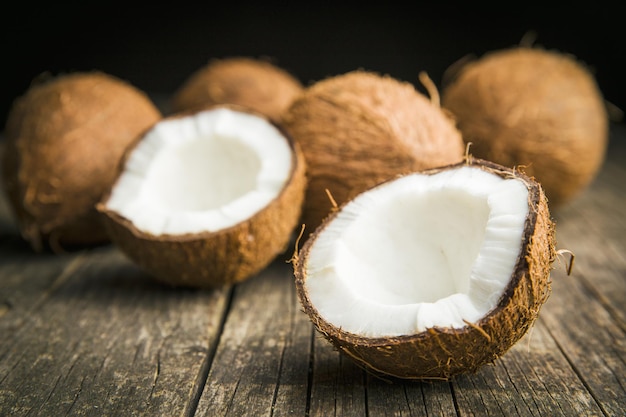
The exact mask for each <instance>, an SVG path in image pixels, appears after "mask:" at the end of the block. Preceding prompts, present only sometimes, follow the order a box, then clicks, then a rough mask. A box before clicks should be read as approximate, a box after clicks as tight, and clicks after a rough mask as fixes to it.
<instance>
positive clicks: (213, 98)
mask: <svg viewBox="0 0 626 417" xmlns="http://www.w3.org/2000/svg"><path fill="white" fill-rule="evenodd" d="M302 89H303V86H302V84H301V82H300V80H298V79H297V78H296V77H295V76H294V75H292V74H291V73H290V72H288V71H287V70H285V69H283V68H281V67H279V66H278V65H276V64H275V63H273V62H271V61H270V60H268V59H263V58H252V57H244V56H235V57H227V58H221V59H213V60H211V61H209V62H208V63H207V64H206V65H205V66H203V67H201V68H199V69H197V70H196V71H195V72H193V73H192V74H191V75H190V76H189V77H188V78H187V79H186V80H185V81H184V83H183V84H182V85H181V86H180V87H179V88H178V89H177V90H176V91H175V93H174V95H173V97H172V100H171V109H172V111H173V112H180V111H186V110H197V109H199V108H202V107H206V106H213V105H220V104H235V105H239V106H244V107H247V108H249V109H251V110H253V111H255V112H259V113H261V114H264V115H265V116H267V117H269V118H270V119H272V120H275V121H277V120H280V117H281V115H282V113H283V112H284V111H285V109H286V108H287V107H288V106H289V105H290V104H291V102H292V101H293V99H294V98H295V97H296V96H297V95H299V94H300V93H301V91H302Z"/></svg>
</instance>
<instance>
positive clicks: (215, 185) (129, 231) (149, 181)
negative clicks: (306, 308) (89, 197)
mask: <svg viewBox="0 0 626 417" xmlns="http://www.w3.org/2000/svg"><path fill="white" fill-rule="evenodd" d="M304 188H305V177H304V164H303V160H302V157H301V154H300V150H299V148H298V146H297V145H294V143H292V141H291V139H290V138H289V137H288V136H287V135H286V134H285V133H284V132H283V131H282V130H280V129H279V128H278V127H277V126H276V125H274V124H273V123H271V122H270V121H269V120H268V119H266V118H265V117H263V116H261V115H259V114H256V113H250V112H248V111H243V110H241V109H238V108H234V107H225V106H220V107H215V108H212V109H206V110H203V111H200V112H195V113H188V114H184V115H178V116H172V117H168V118H165V119H163V120H162V121H160V122H159V123H157V124H156V125H155V126H154V127H153V128H152V129H151V130H149V131H148V132H147V133H146V134H145V135H144V136H142V137H141V139H140V140H139V141H138V142H137V143H136V144H135V145H134V146H133V147H132V148H131V149H130V150H129V152H128V153H127V155H126V157H125V160H124V161H123V165H122V169H121V172H120V173H119V176H118V177H117V180H116V182H115V185H114V186H113V188H112V190H111V192H110V193H109V194H108V195H107V196H106V197H105V198H104V199H103V201H102V202H101V203H100V204H99V205H98V209H99V211H100V212H101V213H103V214H104V219H105V224H106V225H107V227H108V230H109V232H110V235H111V238H112V240H113V241H114V242H115V243H116V244H117V245H118V246H119V247H120V248H121V250H122V251H123V252H125V253H126V254H127V255H128V257H129V258H131V259H132V260H134V261H135V262H136V263H137V264H139V265H140V266H142V267H143V268H144V269H146V270H147V271H148V272H150V273H151V274H152V275H153V276H154V277H155V278H157V279H159V280H161V281H164V282H168V283H171V284H174V285H180V286H192V287H216V286H220V285H225V284H231V283H236V282H240V281H243V280H245V279H247V278H249V277H250V276H252V275H254V274H255V273H257V272H258V271H260V270H261V269H263V268H264V267H265V266H267V265H268V264H269V263H270V262H271V261H272V260H273V259H274V258H275V257H276V256H277V255H278V254H280V253H281V252H282V251H284V249H285V248H286V246H287V244H288V243H289V241H290V238H291V234H292V230H293V228H294V227H295V226H296V223H297V221H298V217H299V215H300V211H301V205H302V201H303V199H304Z"/></svg>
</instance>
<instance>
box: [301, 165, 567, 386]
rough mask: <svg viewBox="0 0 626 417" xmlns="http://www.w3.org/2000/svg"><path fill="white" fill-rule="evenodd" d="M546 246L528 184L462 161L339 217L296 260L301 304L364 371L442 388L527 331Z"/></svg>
mask: <svg viewBox="0 0 626 417" xmlns="http://www.w3.org/2000/svg"><path fill="white" fill-rule="evenodd" d="M554 239H555V237H554V223H553V222H552V220H551V218H550V213H549V210H548V206H547V202H546V198H545V195H544V192H543V190H542V188H541V186H540V185H539V184H538V183H537V182H536V181H534V180H533V179H531V178H530V177H527V176H526V175H524V174H522V173H520V172H519V171H515V170H512V169H509V168H506V167H503V166H499V165H497V164H494V163H491V162H488V161H483V160H475V159H472V158H469V159H468V160H467V161H466V162H461V163H459V164H455V165H452V166H446V167H443V168H437V169H433V170H427V171H424V172H421V173H410V174H406V175H403V176H400V177H397V178H394V179H392V180H389V181H387V182H385V183H383V184H380V185H378V186H376V187H374V188H371V189H369V190H366V191H364V192H363V193H361V194H359V195H358V196H357V197H355V198H354V199H352V200H350V201H349V202H347V203H345V204H344V205H342V206H340V207H338V210H337V211H335V212H334V213H333V214H331V215H330V216H329V217H328V218H326V219H325V221H324V222H323V224H322V225H321V226H320V227H319V228H318V229H317V230H316V231H315V232H314V233H313V234H311V235H310V236H309V238H308V239H307V240H306V241H305V243H304V245H303V246H302V248H301V249H300V251H299V253H298V254H296V256H294V260H293V263H294V272H295V277H296V281H295V283H296V287H297V294H298V296H299V299H300V301H301V303H302V306H303V307H304V311H305V312H306V314H308V316H309V317H310V318H311V321H312V322H313V323H314V324H315V326H316V327H317V330H318V331H319V332H321V334H323V335H324V336H325V337H326V338H327V339H328V340H329V341H330V342H331V343H332V344H333V345H334V346H335V347H337V348H338V350H339V351H341V352H343V353H344V354H346V355H348V356H349V357H350V358H352V359H353V360H355V361H356V362H357V363H358V364H360V365H362V366H363V367H364V368H365V369H367V370H369V371H371V372H372V373H374V374H376V375H380V376H391V377H397V378H405V379H449V378H451V377H453V376H455V375H458V374H463V373H473V372H475V371H477V370H478V369H479V368H480V367H481V366H483V365H485V364H488V363H491V362H494V361H495V360H496V359H497V358H499V357H501V356H502V355H503V354H504V353H505V352H506V351H507V350H508V349H509V348H510V347H511V346H513V345H514V344H515V342H516V341H518V340H519V339H520V338H521V337H522V336H523V335H524V334H525V333H526V332H527V331H528V329H529V328H530V327H531V326H532V325H533V323H534V322H535V320H536V319H537V317H538V314H539V311H540V308H541V306H542V305H543V304H544V302H545V301H546V299H547V298H548V296H549V294H550V278H549V277H550V272H551V264H552V263H553V261H554V259H555V256H556V252H555V249H554V245H555V240H554Z"/></svg>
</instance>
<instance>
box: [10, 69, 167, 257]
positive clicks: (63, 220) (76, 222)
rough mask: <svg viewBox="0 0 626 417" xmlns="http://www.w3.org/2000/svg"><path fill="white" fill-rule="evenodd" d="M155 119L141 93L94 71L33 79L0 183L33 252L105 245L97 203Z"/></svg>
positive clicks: (17, 110)
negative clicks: (130, 149)
mask: <svg viewBox="0 0 626 417" xmlns="http://www.w3.org/2000/svg"><path fill="white" fill-rule="evenodd" d="M161 117H162V116H161V113H160V111H159V110H158V108H157V107H156V106H155V105H154V104H153V102H152V101H151V100H150V98H149V97H148V96H147V95H146V94H144V92H142V91H141V90H139V89H138V88H136V87H134V86H133V85H131V84H130V83H128V82H126V81H124V80H121V79H119V78H116V77H114V76H112V75H109V74H106V73H103V72H99V71H94V72H74V73H65V74H61V75H57V76H50V77H47V78H42V79H38V80H36V81H34V82H33V83H32V84H31V86H30V87H29V88H28V90H27V91H26V92H25V93H24V94H23V95H22V96H20V97H18V98H17V99H16V100H15V101H14V102H13V105H12V107H11V109H10V112H9V114H8V117H7V121H6V129H5V139H6V143H5V149H4V153H3V156H2V157H3V163H2V166H3V180H4V182H3V184H4V187H5V191H6V193H7V196H8V200H9V202H10V205H11V206H12V209H13V211H14V213H15V215H16V219H17V222H18V224H19V228H20V230H21V233H22V235H23V237H24V239H25V240H27V241H28V242H29V243H30V245H31V246H32V248H33V249H34V250H35V251H41V250H42V249H43V248H44V247H46V245H47V246H49V247H50V248H52V249H53V250H55V251H60V250H61V249H62V248H65V247H70V246H73V247H75V246H85V245H95V244H101V243H106V242H108V241H109V238H108V235H107V234H106V231H105V230H104V228H103V227H102V224H101V223H100V218H99V215H98V214H97V212H96V210H95V204H96V203H97V202H98V201H99V200H100V198H101V197H102V194H103V193H104V192H105V191H106V190H107V189H108V188H109V187H110V186H111V184H112V183H113V180H114V175H115V167H116V166H117V163H118V161H119V159H120V158H121V157H122V154H123V153H124V151H125V149H126V147H127V146H128V144H129V143H131V142H132V141H133V140H134V139H135V137H137V136H138V135H140V134H141V133H142V132H143V131H144V130H146V129H148V128H149V127H150V126H152V125H153V124H154V123H156V122H157V121H158V120H159V119H161Z"/></svg>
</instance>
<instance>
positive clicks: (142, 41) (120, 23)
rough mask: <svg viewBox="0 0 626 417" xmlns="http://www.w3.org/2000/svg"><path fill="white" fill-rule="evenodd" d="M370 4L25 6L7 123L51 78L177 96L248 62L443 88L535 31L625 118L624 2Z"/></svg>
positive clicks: (12, 42)
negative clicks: (463, 63) (17, 101)
mask: <svg viewBox="0 0 626 417" xmlns="http://www.w3.org/2000/svg"><path fill="white" fill-rule="evenodd" d="M361 3H362V4H358V3H354V4H348V3H341V5H340V6H333V7H330V6H321V5H318V4H317V3H311V2H308V3H304V2H301V3H299V4H300V5H298V6H294V5H291V6H287V4H289V3H287V2H285V3H284V4H283V5H276V4H268V3H265V4H263V3H261V2H257V3H252V2H251V3H245V2H244V3H241V2H240V3H237V2H228V1H222V2H215V1H212V2H206V1H205V2H203V3H199V2H198V3H191V4H185V3H184V2H176V1H174V2H167V3H163V4H162V5H159V4H156V3H152V4H150V3H146V4H145V5H144V6H141V7H139V6H134V5H132V3H115V2H113V3H111V2H96V3H89V2H82V3H81V5H80V6H73V7H70V6H68V5H60V4H54V5H46V4H44V5H40V6H36V5H33V4H31V2H28V4H26V2H25V3H24V4H16V5H15V6H14V7H15V9H14V11H12V12H10V13H8V12H3V14H2V17H1V19H2V24H1V25H0V31H2V32H0V33H2V42H3V51H2V55H0V56H3V57H4V58H3V59H2V66H3V74H4V75H3V76H2V77H1V79H2V85H1V88H2V90H1V100H2V101H1V103H0V117H2V119H3V123H4V121H5V120H6V114H7V112H8V110H9V108H10V105H11V102H12V101H13V99H14V98H15V97H16V96H18V95H20V94H22V93H23V92H24V91H25V90H26V88H27V87H28V84H29V82H30V81H31V80H32V79H33V78H34V77H35V76H37V75H38V74H40V73H42V72H46V71H48V72H51V73H59V72H66V71H73V70H90V69H100V70H103V71H105V72H108V73H111V74H113V75H116V76H118V77H120V78H123V79H126V80H128V81H130V82H131V83H133V84H134V85H136V86H137V87H139V88H141V89H143V90H144V91H147V92H148V93H151V94H159V95H168V94H171V93H172V92H173V91H174V90H175V89H176V88H177V87H178V86H179V85H180V84H181V83H182V82H183V81H184V79H185V78H186V77H187V76H188V75H189V74H190V73H191V72H192V71H194V70H195V69H197V68H198V67H200V66H202V65H204V64H205V63H206V62H208V60H209V59H211V58H214V57H225V56H232V55H248V56H267V57H269V58H271V59H273V60H274V61H275V62H276V63H277V64H278V65H280V66H282V67H283V68H285V69H287V70H289V71H290V72H292V73H293V74H294V75H296V76H297V77H298V78H300V79H301V80H302V82H303V83H305V84H307V83H310V82H312V81H315V80H318V79H320V78H323V77H325V76H328V75H334V74H338V73H343V72H346V71H349V70H352V69H356V68H363V69H368V70H373V71H377V72H381V73H387V74H390V75H392V76H395V77H397V78H399V79H403V80H407V81H411V82H414V83H418V81H417V74H418V73H419V71H422V70H424V71H426V72H427V73H428V74H429V75H430V77H431V78H432V79H433V81H435V82H436V83H437V84H440V81H441V77H442V74H443V72H444V70H445V69H446V68H447V67H448V66H449V65H451V64H452V63H454V62H455V61H456V60H457V59H459V58H461V57H463V56H465V55H468V54H474V55H481V54H482V53H484V52H486V51H489V50H493V49H498V48H503V47H508V46H512V45H514V44H517V43H519V41H520V40H521V39H522V37H523V36H524V35H525V34H527V33H534V34H535V39H536V40H535V43H536V44H540V45H542V46H545V47H547V48H550V49H558V50H562V51H564V52H568V53H571V54H573V55H575V56H577V57H578V58H579V59H580V60H582V61H584V62H585V63H587V65H589V66H590V67H591V68H592V69H593V71H594V73H595V75H596V78H597V81H598V84H599V85H600V88H601V90H602V92H603V94H604V95H605V98H606V99H607V100H608V101H610V102H611V103H613V104H614V105H616V106H617V107H618V108H621V109H626V87H625V85H626V83H625V81H624V79H625V78H626V65H625V64H624V63H623V60H624V57H626V47H625V44H626V29H625V26H626V25H625V24H624V23H623V22H622V21H624V22H625V23H626V20H624V19H626V15H625V14H623V12H621V10H618V8H617V6H613V5H612V4H613V3H609V5H604V4H603V3H602V2H589V3H587V4H584V6H585V7H578V6H577V7H578V8H576V7H574V6H567V7H565V6H561V7H560V8H559V7H550V6H545V5H544V6H542V7H533V6H532V5H530V4H527V3H521V2H514V3H508V4H505V5H502V6H494V7H490V8H487V7H483V8H479V7H477V6H476V5H475V4H471V3H474V2H465V3H461V4H464V5H463V6H459V5H456V4H453V3H445V2H444V3H441V2H440V3H438V5H433V4H429V3H424V4H422V3H420V2H409V1H407V2H403V3H401V4H402V5H401V6H400V5H398V4H395V3H381V4H375V3H374V4H365V2H361ZM292 4H298V3H295V2H292ZM573 4H574V3H573ZM615 4H618V3H617V2H616V3H615ZM620 8H623V7H620Z"/></svg>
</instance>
